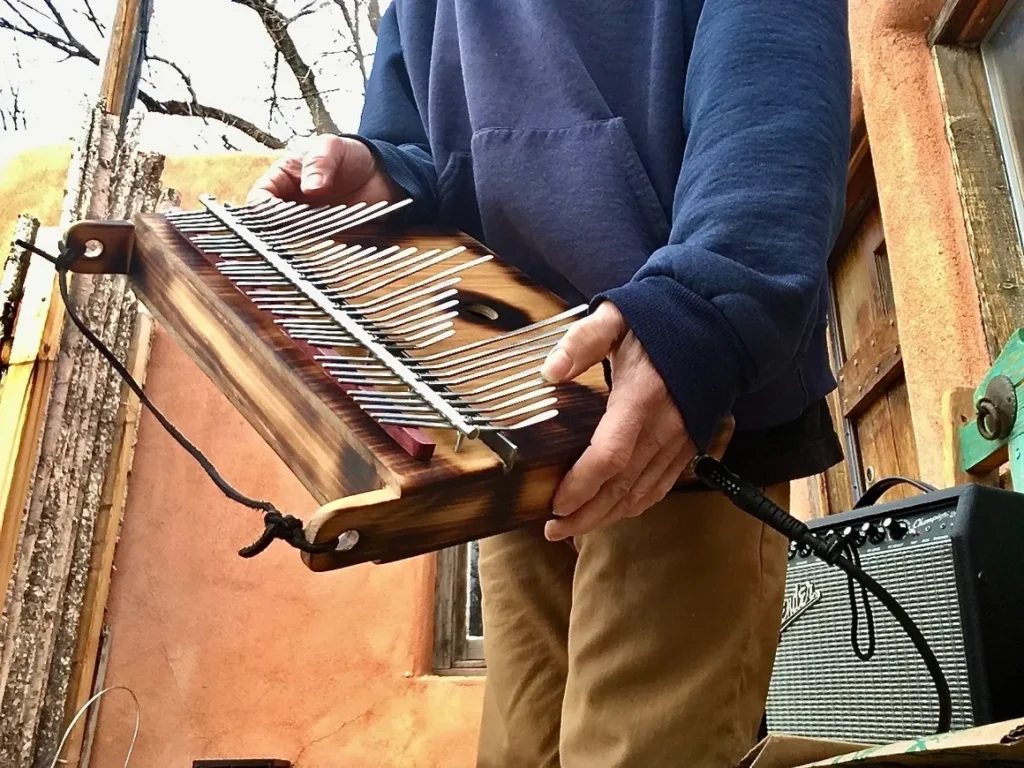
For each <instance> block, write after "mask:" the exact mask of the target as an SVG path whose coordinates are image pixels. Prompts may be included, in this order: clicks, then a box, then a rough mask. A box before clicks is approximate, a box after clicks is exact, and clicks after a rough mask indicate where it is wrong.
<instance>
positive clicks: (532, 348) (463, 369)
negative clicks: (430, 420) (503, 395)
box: [410, 342, 551, 380]
mask: <svg viewBox="0 0 1024 768" xmlns="http://www.w3.org/2000/svg"><path fill="white" fill-rule="evenodd" d="M550 348H551V344H549V343H547V342H542V343H537V344H528V345H526V346H519V345H514V346H513V347H511V348H509V349H508V350H507V351H501V350H498V352H499V353H500V354H492V355H488V356H487V357H482V358H480V359H478V360H474V361H473V362H471V363H467V364H466V365H462V366H459V367H458V368H454V369H452V370H446V371H443V374H442V373H434V371H435V369H433V368H430V367H428V366H422V365H416V366H415V368H416V369H417V370H420V369H424V370H425V371H426V373H425V374H424V377H425V378H438V379H441V378H442V375H443V376H445V377H447V378H446V379H445V380H449V379H450V378H451V377H452V376H462V375H463V374H466V373H469V372H470V371H477V370H479V369H481V368H486V367H488V366H491V365H493V364H495V363H501V362H503V361H512V360H515V359H516V358H520V357H523V356H524V355H528V354H529V353H531V352H536V351H537V350H550ZM545 355H546V353H545ZM533 359H535V356H532V357H530V358H528V360H527V361H524V362H528V361H530V360H533ZM410 367H413V366H410ZM498 370H499V371H501V370H504V369H503V368H499V369H498Z"/></svg>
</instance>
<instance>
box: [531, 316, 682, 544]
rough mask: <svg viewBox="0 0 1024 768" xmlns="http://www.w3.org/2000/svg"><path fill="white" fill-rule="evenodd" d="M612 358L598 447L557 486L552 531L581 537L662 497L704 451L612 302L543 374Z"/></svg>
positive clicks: (562, 345) (569, 338)
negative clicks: (608, 389) (692, 435)
mask: <svg viewBox="0 0 1024 768" xmlns="http://www.w3.org/2000/svg"><path fill="white" fill-rule="evenodd" d="M606 357H607V358H608V359H609V360H610V361H611V365H612V379H613V385H614V386H613V387H612V390H611V393H610V395H609V398H608V407H607V410H606V412H605V415H604V416H603V417H602V419H601V421H600V423H599V424H598V426H597V429H596V430H595V431H594V436H593V438H591V441H590V446H589V447H588V448H587V450H586V451H585V452H584V453H583V455H582V456H581V457H580V459H579V461H577V462H576V464H575V466H573V468H572V469H571V470H569V473H568V474H567V475H566V476H565V478H564V479H563V480H562V483H561V485H560V486H559V487H558V490H557V491H556V492H555V497H554V502H553V512H554V514H555V515H556V516H558V517H559V518H561V519H559V520H552V521H550V522H548V524H547V526H546V527H545V529H544V533H545V535H546V536H547V538H548V539H550V540H551V541H558V540H560V539H565V538H568V537H570V536H578V535H580V534H583V533H586V532H587V531H592V530H594V529H595V528H598V527H600V526H603V525H608V524H610V523H613V522H615V521H616V520H620V519H622V518H624V517H637V516H638V515H640V514H642V513H643V512H644V511H646V510H647V509H649V508H650V507H651V506H653V505H654V504H656V503H657V502H659V501H661V500H662V499H663V498H664V497H665V495H666V494H667V493H668V492H669V491H670V490H671V489H672V486H673V485H674V484H675V482H676V481H677V480H678V479H679V476H680V475H681V474H682V473H683V471H684V470H685V469H686V467H687V465H688V464H689V463H690V461H692V460H693V458H694V456H696V454H697V449H696V447H695V446H694V444H693V441H691V440H690V436H689V434H688V433H687V431H686V425H685V424H684V422H683V417H682V415H681V414H680V413H679V409H678V408H677V407H676V405H675V403H674V402H673V400H672V398H671V396H670V395H669V393H668V389H667V388H666V387H665V383H664V382H663V381H662V379H661V376H660V375H659V374H658V372H657V370H655V368H654V365H653V363H651V361H650V358H648V356H647V353H646V352H645V351H644V349H643V347H642V346H641V344H640V342H639V340H638V339H637V338H636V336H634V335H633V333H632V331H630V330H629V328H628V326H627V325H626V321H625V319H624V318H623V317H622V314H621V313H620V312H619V310H618V309H616V307H615V305H614V304H612V303H611V302H608V301H605V302H602V303H601V304H600V305H599V306H598V308H597V310H596V311H595V312H594V313H593V314H592V315H590V316H589V317H586V318H584V319H583V320H580V321H579V322H577V323H576V324H574V325H573V326H572V327H570V328H569V331H568V332H567V333H566V335H565V336H564V337H563V338H562V340H561V341H560V342H559V344H558V346H556V347H555V349H553V350H552V352H551V354H550V355H549V356H548V359H547V360H546V361H545V363H544V370H543V375H544V376H545V377H546V378H547V379H549V380H550V381H554V382H561V381H568V380H570V379H574V378H576V377H577V376H579V375H580V374H581V373H583V372H584V371H586V370H587V369H589V368H591V367H592V366H594V365H597V364H598V363H600V362H601V361H602V360H603V359H605V358H606Z"/></svg>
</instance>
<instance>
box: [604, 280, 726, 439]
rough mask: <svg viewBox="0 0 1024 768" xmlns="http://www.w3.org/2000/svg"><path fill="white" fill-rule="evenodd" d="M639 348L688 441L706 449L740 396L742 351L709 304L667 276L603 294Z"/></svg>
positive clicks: (629, 284)
mask: <svg viewBox="0 0 1024 768" xmlns="http://www.w3.org/2000/svg"><path fill="white" fill-rule="evenodd" d="M602 301H610V302H612V303H613V304H614V305H615V307H616V308H617V309H618V310H619V311H620V312H621V313H622V316H623V317H624V318H625V320H626V323H627V325H629V328H630V330H632V331H633V333H634V334H635V335H636V337H637V339H639V341H640V343H641V344H642V345H643V347H644V350H645V351H646V352H647V356H648V357H649V358H650V359H651V362H652V363H653V364H654V367H655V369H657V371H658V373H659V374H660V375H661V378H662V379H663V380H664V382H665V386H666V387H667V388H668V391H669V393H670V394H671V396H672V399H673V400H674V401H675V403H676V406H677V407H678V408H679V411H680V413H682V415H683V420H684V422H685V423H686V429H687V431H688V432H689V434H690V438H691V439H692V440H693V442H694V443H695V444H696V446H697V448H698V449H699V450H701V451H704V450H706V449H707V447H708V445H709V444H710V442H711V438H712V437H713V436H714V433H715V429H716V428H717V427H718V424H719V422H720V421H721V419H722V417H724V416H725V415H726V414H728V412H729V410H730V409H731V408H732V406H733V402H734V401H735V399H736V396H737V394H738V392H739V391H740V387H741V382H742V378H743V361H744V357H745V352H744V350H743V349H742V347H741V346H740V343H739V339H738V338H737V337H736V335H735V332H734V331H733V330H732V328H731V327H729V324H728V322H727V321H726V320H725V318H724V317H722V315H721V313H720V312H719V311H718V310H717V309H716V308H715V307H714V306H713V305H712V304H710V303H709V302H707V301H705V300H704V299H702V298H701V297H700V296H698V295H697V294H695V293H694V292H693V291H690V290H689V289H687V288H686V287H684V286H683V285H681V284H680V283H679V282H677V281H675V280H673V279H672V278H670V277H662V276H659V277H646V278H643V279H641V280H636V281H633V282H630V283H627V284H626V285H624V286H622V287H620V288H615V289H612V290H610V291H606V292H604V293H602V294H599V295H598V296H596V297H595V298H594V300H593V302H591V309H593V308H595V307H596V306H597V305H598V304H599V303H600V302H602Z"/></svg>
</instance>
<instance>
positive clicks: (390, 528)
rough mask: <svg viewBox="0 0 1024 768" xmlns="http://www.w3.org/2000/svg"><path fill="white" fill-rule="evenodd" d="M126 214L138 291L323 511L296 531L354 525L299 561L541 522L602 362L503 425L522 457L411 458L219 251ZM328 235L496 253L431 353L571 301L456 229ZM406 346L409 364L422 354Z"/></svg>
mask: <svg viewBox="0 0 1024 768" xmlns="http://www.w3.org/2000/svg"><path fill="white" fill-rule="evenodd" d="M134 222H135V239H134V252H133V254H132V255H131V258H130V259H129V260H127V265H128V266H127V269H128V274H129V276H130V278H131V280H132V284H133V286H134V288H135V290H136V291H137V292H138V294H139V295H140V297H141V298H142V300H143V302H144V303H145V304H146V306H148V307H149V308H150V309H151V310H152V311H153V313H154V314H155V315H156V317H157V318H158V319H159V321H160V322H161V323H162V324H163V325H164V326H165V327H166V328H167V330H168V331H169V332H170V333H171V334H172V336H174V337H175V339H176V340H177V342H178V343H179V344H180V345H181V346H182V347H183V348H184V349H185V350H186V351H187V352H188V354H189V355H190V356H191V357H192V358H193V359H194V360H195V361H196V362H197V364H198V365H199V366H200V367H201V368H202V369H203V371H204V372H205V373H206V374H207V375H208V376H209V377H210V378H211V380H212V381H213V382H214V383H215V384H216V386H217V387H218V388H220V389H221V391H222V392H223V393H224V394H225V395H226V396H227V398H228V399H229V400H230V401H231V402H232V403H233V404H234V405H235V407H236V408H237V409H238V410H239V411H240V413H241V414H242V415H243V416H244V417H245V418H246V419H247V420H248V421H249V422H250V423H251V424H252V425H253V426H254V427H255V429H256V430H257V431H258V432H259V433H260V435H261V436H263V438H264V439H265V440H267V442H268V443H269V444H270V445H271V447H272V448H273V449H274V450H275V451H276V452H277V453H278V455H279V456H280V457H281V458H282V460H283V461H284V462H285V463H286V465H287V466H288V467H289V468H291V470H292V471H293V472H294V473H295V475H296V477H297V478H298V479H299V480H300V481H301V482H302V483H303V484H304V485H305V487H306V488H307V489H308V490H309V491H310V493H311V494H312V495H313V496H314V498H316V499H317V500H318V501H319V502H320V503H321V504H322V507H321V509H320V510H318V511H317V512H316V514H315V515H314V516H313V517H312V518H311V519H310V521H309V523H308V524H307V527H306V534H307V538H308V539H309V540H311V541H324V540H328V539H331V538H333V537H335V536H337V535H338V534H340V533H342V532H345V531H348V530H353V529H354V530H357V531H358V533H359V541H358V544H357V545H356V546H355V547H354V548H353V549H352V550H351V551H349V552H336V553H333V554H331V555H318V556H306V557H304V560H305V562H306V563H307V565H308V566H309V567H310V568H311V569H313V570H318V571H319V570H330V569H334V568H341V567H346V566H349V565H354V564H356V563H362V562H387V561H391V560H397V559H402V558H406V557H411V556H414V555H419V554H423V553H427V552H433V551H438V550H440V549H444V548H447V547H451V546H454V545H457V544H462V543H465V542H468V541H472V540H475V539H480V538H484V537H486V536H490V535H494V534H497V533H500V532H502V531H506V530H510V529H511V528H513V527H516V526H518V525H521V524H523V523H526V522H529V521H533V520H537V519H541V518H546V517H548V516H549V515H550V503H551V499H552V498H553V496H554V492H555V489H556V488H557V486H558V484H559V483H560V481H561V479H562V477H564V475H565V473H566V472H567V471H568V469H569V468H570V467H571V466H572V464H573V463H574V462H575V460H576V459H577V458H578V457H579V456H580V454H582V452H583V451H584V450H585V448H586V447H587V445H588V444H589V441H590V437H591V435H592V434H593V430H594V428H595V427H596V425H597V423H598V421H599V420H600V418H601V416H602V415H603V413H604V408H605V403H606V396H607V385H606V382H605V379H604V375H603V371H602V370H601V368H600V367H596V368H594V369H592V370H590V371H588V372H587V373H585V374H584V375H583V376H581V377H579V378H578V379H577V380H576V381H574V382H571V383H567V384H564V385H560V386H559V388H558V393H557V394H558V404H557V408H558V410H559V415H558V417H557V418H555V419H552V420H549V421H546V422H543V423H541V424H538V425H536V426H535V427H532V428H530V429H527V430H523V431H519V432H510V433H508V434H509V437H510V438H511V440H512V441H513V442H514V443H515V446H516V451H517V458H516V461H515V464H514V466H513V467H511V469H510V468H509V467H507V466H506V465H505V464H504V463H503V462H502V461H501V460H499V458H498V456H497V455H496V454H495V453H494V452H493V451H492V450H491V449H490V448H489V447H488V446H487V445H485V444H484V443H483V441H481V440H474V441H466V442H465V443H464V444H463V447H462V450H461V451H458V452H457V451H456V450H455V446H454V436H453V433H451V432H449V431H446V430H434V429H424V430H423V433H424V434H425V435H426V437H427V438H428V439H429V440H431V441H432V443H433V445H434V449H433V453H432V455H431V456H430V458H429V460H427V461H421V460H417V459H416V458H414V457H413V456H411V455H410V454H409V452H408V451H407V450H405V449H403V447H402V446H400V445H399V444H398V443H397V442H396V441H395V440H394V439H393V434H389V433H388V431H386V430H385V429H383V428H382V427H381V425H379V424H378V423H377V422H375V421H374V420H372V419H371V418H370V417H369V416H368V415H367V414H366V413H365V412H364V411H363V410H362V409H361V408H359V407H358V406H357V405H356V404H355V403H354V402H353V401H352V400H351V399H350V398H349V396H348V395H347V394H346V392H345V389H344V387H343V385H341V384H339V383H338V382H337V381H336V380H335V379H334V378H333V377H331V376H330V375H329V374H328V373H327V371H326V370H325V369H324V368H323V367H322V366H321V365H320V363H319V362H317V361H316V359H315V358H314V355H315V353H317V352H318V351H319V352H322V351H323V350H318V349H315V348H313V347H310V346H309V345H307V344H305V343H297V342H296V341H294V340H293V339H291V338H290V337H289V336H288V335H287V334H286V333H285V332H284V331H283V330H282V327H281V326H280V325H279V324H277V323H275V322H274V319H273V317H272V315H270V314H269V313H267V312H264V311H262V310H261V309H259V308H257V307H256V306H255V305H254V304H253V303H252V301H251V300H250V299H249V297H248V296H246V295H245V294H244V293H243V292H242V290H240V289H239V288H238V287H237V286H236V285H235V284H233V283H232V282H231V281H230V280H229V279H228V278H226V277H225V276H224V275H223V274H222V273H221V272H220V271H219V270H218V269H217V267H216V263H217V259H216V257H211V255H210V254H206V253H204V252H202V251H200V250H199V249H197V248H196V247H195V246H194V245H193V244H192V243H191V242H190V241H189V240H188V239H186V237H185V236H183V235H182V234H181V233H179V232H178V230H177V229H175V228H174V227H173V226H172V225H171V224H170V222H169V221H168V220H167V219H166V218H165V217H163V216H160V215H141V216H137V217H136V218H135V220H134ZM77 231H78V239H81V238H83V237H86V236H89V237H96V238H99V239H102V238H103V231H102V227H99V228H97V227H95V226H90V227H87V228H79V229H78V230H77ZM337 237H338V238H341V237H343V238H344V240H343V241H341V242H344V243H345V244H346V245H347V246H355V245H358V246H361V247H363V246H370V245H372V246H375V247H378V248H382V247H387V246H391V245H395V244H398V245H401V246H402V247H415V248H417V249H418V250H419V251H421V252H425V251H431V250H435V249H437V250H439V251H447V250H449V249H452V248H454V247H464V248H466V253H467V254H469V256H467V258H471V257H472V256H476V255H480V254H488V255H490V256H492V257H493V258H492V259H491V260H490V261H487V262H486V263H482V264H479V265H477V266H475V267H474V268H472V269H471V270H470V271H468V272H466V273H463V283H462V284H461V285H460V286H459V288H458V300H459V308H460V309H459V313H458V316H457V317H456V318H455V321H454V322H455V328H456V334H455V336H454V337H453V338H450V339H446V340H443V341H441V342H439V343H438V344H437V345H435V346H432V347H430V348H429V350H428V352H429V354H437V353H438V352H441V351H444V350H448V349H454V348H457V347H461V346H463V345H465V344H467V343H470V342H474V341H477V340H482V339H487V338H493V337H494V336H496V335H498V334H500V333H504V332H508V331H513V330H517V329H519V328H523V327H526V326H528V325H531V324H533V323H535V322H538V321H541V320H545V319H547V318H550V317H553V316H555V315H557V314H559V313H561V312H563V311H565V310H566V309H568V308H569V307H568V305H567V304H566V303H565V302H564V301H562V300H561V299H560V298H558V297H557V296H555V295H554V294H552V293H550V292H549V291H547V290H545V289H543V288H541V287H540V286H538V285H537V284H535V283H533V282H532V281H530V280H529V279H528V278H526V277H525V276H524V275H523V274H522V273H520V272H518V271H517V270H515V269H514V268H513V267H511V266H510V265H508V264H505V263H504V262H502V261H501V259H500V258H498V257H497V255H496V254H492V253H491V252H490V251H488V250H487V249H486V248H485V247H484V246H482V245H481V244H480V243H478V242H476V241H474V240H472V239H471V238H469V237H467V236H466V235H464V234H462V233H459V232H451V231H438V230H425V229H400V230H396V229H393V228H391V229H389V228H386V227H382V226H362V227H359V228H356V229H353V230H349V231H346V232H345V233H344V234H343V236H342V235H339V236H337ZM71 239H72V238H71V237H70V235H69V241H71ZM111 253H112V257H113V258H114V259H115V260H114V261H112V262H111V264H112V265H116V264H119V263H124V262H119V261H118V259H119V258H120V257H119V256H118V255H117V253H116V248H112V250H111ZM446 266H447V265H437V267H436V271H437V272H439V271H440V270H443V269H445V268H446ZM89 268H90V269H93V268H96V265H95V264H94V265H92V266H91V267H89ZM426 274H429V272H428V273H426ZM423 276H424V275H423V274H418V275H416V276H415V278H410V279H420V278H422V277H423ZM367 298H372V296H371V297H367ZM481 307H483V308H486V309H487V311H486V312H483V313H481V312H480V311H479V308H481ZM553 343H554V339H552V340H551V344H553ZM410 355H411V357H412V358H413V360H414V361H415V359H416V357H417V354H416V353H410ZM499 375H501V374H492V375H491V376H490V379H492V380H493V378H494V377H495V376H499ZM731 433H732V422H731V419H729V420H727V421H726V423H725V424H723V425H722V428H721V429H720V430H719V432H718V435H717V437H716V441H715V445H714V447H713V448H712V453H713V454H715V455H718V456H721V454H722V453H724V450H725V448H726V446H727V444H728V441H729V439H730V437H731ZM685 480H692V478H683V481H685ZM249 493H250V495H253V491H252V490H250V491H249Z"/></svg>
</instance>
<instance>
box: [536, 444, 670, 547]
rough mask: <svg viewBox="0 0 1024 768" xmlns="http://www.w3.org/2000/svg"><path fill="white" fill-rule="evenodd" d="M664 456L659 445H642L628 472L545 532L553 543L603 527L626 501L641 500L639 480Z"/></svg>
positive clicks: (552, 523) (547, 527)
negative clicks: (648, 468)
mask: <svg viewBox="0 0 1024 768" xmlns="http://www.w3.org/2000/svg"><path fill="white" fill-rule="evenodd" d="M662 452H663V451H660V450H659V447H658V445H657V444H656V443H652V442H643V441H641V443H639V444H638V445H637V448H636V450H635V451H634V453H633V455H632V457H631V458H630V460H629V464H628V465H627V466H626V468H625V469H623V470H622V471H621V472H619V473H618V474H616V475H614V476H613V477H612V478H610V479H609V480H607V481H606V482H605V483H604V484H603V485H601V487H600V489H599V490H598V491H597V493H596V495H594V497H593V498H591V499H590V500H589V501H587V502H585V503H584V504H583V505H582V506H580V507H579V509H577V510H575V511H574V512H572V514H570V515H569V516H568V517H562V518H561V519H558V520H552V521H550V522H548V524H547V525H546V526H545V528H544V533H545V535H546V536H547V537H548V539H549V540H551V541H559V540H561V539H565V538H568V537H570V536H580V535H582V534H584V533H587V532H588V531H592V530H594V529H595V528H597V527H599V526H600V525H601V524H602V523H604V522H605V521H606V520H608V518H610V517H614V516H613V514H612V512H613V510H615V509H616V508H617V507H619V506H620V505H621V504H622V503H623V502H624V501H625V500H627V499H634V498H637V497H636V490H635V489H636V483H637V481H638V479H639V478H640V477H642V476H643V475H644V473H645V472H646V471H647V470H646V467H648V466H649V465H650V464H651V463H652V462H653V461H657V459H658V457H659V456H660V453H662ZM671 460H672V459H671V457H669V458H667V459H666V460H665V461H664V463H663V466H662V469H664V467H665V466H667V465H668V463H669V462H670V461H671ZM556 509H557V508H556Z"/></svg>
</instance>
